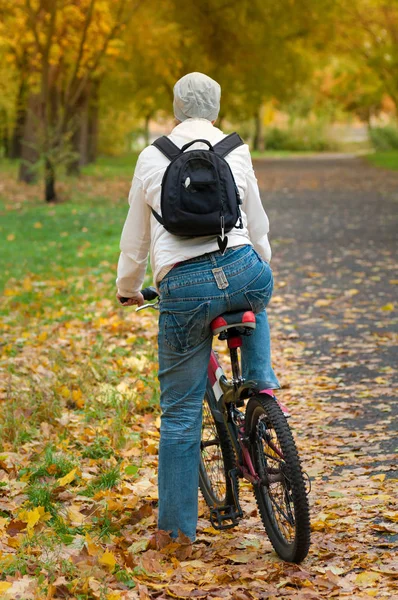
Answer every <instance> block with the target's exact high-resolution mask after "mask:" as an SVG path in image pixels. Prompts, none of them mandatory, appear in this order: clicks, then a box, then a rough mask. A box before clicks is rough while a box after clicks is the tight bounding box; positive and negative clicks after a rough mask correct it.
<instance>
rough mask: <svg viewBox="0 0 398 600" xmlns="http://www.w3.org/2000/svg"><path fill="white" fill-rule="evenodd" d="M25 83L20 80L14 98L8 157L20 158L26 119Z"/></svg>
mask: <svg viewBox="0 0 398 600" xmlns="http://www.w3.org/2000/svg"><path fill="white" fill-rule="evenodd" d="M26 91H27V90H26V83H25V82H24V81H21V83H20V85H19V89H18V96H17V99H16V119H15V126H14V131H13V132H12V137H11V140H10V150H9V158H21V156H22V141H23V136H24V128H25V121H26V112H27V111H26Z"/></svg>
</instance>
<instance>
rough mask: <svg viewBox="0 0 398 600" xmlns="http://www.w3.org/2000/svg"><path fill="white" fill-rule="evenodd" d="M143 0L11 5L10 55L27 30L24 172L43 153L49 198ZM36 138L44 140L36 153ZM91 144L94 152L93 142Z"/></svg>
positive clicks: (41, 0) (44, 0)
mask: <svg viewBox="0 0 398 600" xmlns="http://www.w3.org/2000/svg"><path fill="white" fill-rule="evenodd" d="M140 3H141V2H140V0H115V1H114V2H112V1H111V0H103V1H101V2H99V1H96V0H16V1H15V2H13V3H12V5H9V6H8V10H7V11H6V26H7V28H8V32H9V35H8V51H9V55H15V54H16V47H17V45H18V43H19V42H18V40H19V36H17V31H19V32H20V31H24V32H26V54H25V56H26V61H27V65H28V68H27V72H28V78H27V85H28V89H29V94H28V95H29V98H28V106H29V111H28V114H27V115H26V119H25V126H24V143H23V152H22V154H23V159H24V160H23V162H22V166H21V172H20V177H21V178H22V179H30V177H29V176H27V169H26V165H27V164H29V163H31V162H32V160H35V158H36V157H37V156H40V157H41V158H42V161H43V164H44V179H45V199H46V201H54V200H56V199H57V196H56V191H55V178H56V169H57V167H58V165H59V164H60V163H61V162H65V161H67V160H70V158H71V151H70V149H71V145H72V136H73V134H74V133H75V131H76V129H78V128H79V127H81V124H82V115H83V114H85V109H86V105H87V102H89V101H90V94H92V93H93V91H94V93H95V89H96V85H97V84H96V82H97V81H98V78H100V77H101V75H102V74H103V72H104V71H103V68H104V66H105V63H106V61H107V60H109V59H110V58H111V57H114V56H115V55H116V56H117V55H118V52H119V50H118V47H117V41H118V36H119V35H120V33H121V31H122V30H123V28H124V27H125V25H126V23H128V22H129V21H130V19H131V18H132V17H133V15H134V13H135V12H136V10H137V9H138V7H139V5H140ZM10 32H11V35H10ZM86 118H88V120H90V117H86ZM33 131H34V136H33V135H32V132H33ZM94 132H95V126H93V129H92V135H94V136H95V133H94ZM32 137H34V138H35V139H36V140H38V142H39V143H38V144H36V149H35V150H36V157H35V156H33V151H32V139H31V138H32ZM86 137H88V133H86ZM85 143H86V150H87V154H88V153H89V143H88V141H86V142H85ZM91 151H92V150H91Z"/></svg>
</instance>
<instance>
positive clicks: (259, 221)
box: [117, 73, 279, 541]
mask: <svg viewBox="0 0 398 600" xmlns="http://www.w3.org/2000/svg"><path fill="white" fill-rule="evenodd" d="M220 96H221V88H220V86H219V84H218V83H216V82H215V81H214V80H213V79H211V78H210V77H208V76H206V75H204V74H202V73H190V74H188V75H185V77H183V78H182V79H180V80H179V81H178V82H177V83H176V85H175V86H174V114H175V117H176V119H177V121H178V124H177V126H176V127H175V128H174V129H173V130H172V132H171V134H170V136H169V137H170V139H171V140H172V142H174V144H176V145H177V146H178V147H179V148H181V147H182V146H183V145H184V144H186V143H188V142H191V141H193V140H196V139H205V140H208V141H209V142H210V143H211V144H212V145H214V144H216V143H217V142H219V141H220V140H222V139H223V138H224V137H225V134H224V133H223V132H222V131H221V130H220V129H218V128H216V127H214V122H215V120H216V118H217V116H218V112H219V109H220ZM202 147H203V148H206V147H207V146H206V145H205V144H202V143H200V142H198V143H197V144H196V145H194V146H191V147H190V150H191V149H194V148H202ZM226 160H227V162H228V163H229V166H230V167H231V170H232V173H233V176H234V179H235V183H236V185H237V188H238V191H239V195H240V198H241V200H242V206H241V213H242V220H243V228H241V229H238V228H236V229H233V230H231V231H230V232H229V233H228V238H229V241H228V249H227V250H226V251H225V253H224V254H222V253H221V251H220V250H219V246H218V243H217V239H216V237H215V236H204V237H203V236H201V237H191V238H186V237H179V236H175V235H172V234H171V233H169V232H168V231H166V229H165V228H164V227H163V226H162V225H161V224H160V223H159V222H158V220H157V219H156V218H155V217H154V216H153V214H152V212H151V209H153V210H154V211H156V213H158V214H160V213H161V208H160V194H161V183H162V178H163V175H164V172H165V170H166V168H167V166H168V165H169V160H168V159H167V158H166V157H165V156H164V155H163V154H162V153H161V152H160V151H159V150H158V149H157V148H156V147H155V146H153V145H152V146H148V147H147V148H145V150H143V152H142V153H141V154H140V156H139V158H138V162H137V165H136V169H135V173H134V178H133V182H132V186H131V191H130V195H129V204H130V210H129V213H128V216H127V219H126V223H125V225H124V229H123V233H122V238H121V245H120V248H121V255H120V259H119V265H118V278H117V287H118V292H117V297H118V299H119V301H120V302H121V303H122V304H123V305H125V306H131V305H133V304H138V305H139V306H141V305H142V304H143V302H144V299H143V296H142V294H141V293H140V289H141V287H142V284H143V281H144V276H145V271H146V266H147V259H148V253H150V260H151V266H152V270H153V274H154V281H155V282H156V285H157V287H158V289H159V292H160V318H159V337H158V343H159V381H160V390H161V398H160V405H161V410H162V417H161V428H160V445H159V475H158V484H159V517H158V526H159V529H161V530H165V531H169V532H171V536H172V537H177V535H178V532H179V530H180V531H182V532H183V533H184V534H185V535H187V536H188V537H189V538H190V539H191V540H192V541H194V540H195V536H196V526H197V516H198V482H199V460H200V437H201V420H202V401H203V397H204V393H205V387H206V379H207V364H208V362H209V355H210V351H211V343H212V334H211V331H210V322H211V321H212V320H213V319H214V318H215V317H217V316H218V315H220V314H221V313H224V312H227V311H234V310H242V309H249V310H250V309H251V310H253V311H254V312H255V313H256V323H257V326H256V329H255V331H254V334H253V335H252V336H249V337H244V338H243V348H242V370H243V376H244V377H245V378H246V379H255V380H261V381H262V382H264V388H265V387H266V388H271V389H276V388H278V387H279V384H278V381H277V379H276V377H275V375H274V372H273V370H272V367H271V355H270V334H269V327H268V321H267V315H266V312H265V307H266V305H267V304H268V302H269V300H270V297H271V294H272V289H273V278H272V271H271V269H270V266H269V261H270V259H271V248H270V245H269V241H268V231H269V223H268V218H267V215H266V213H265V212H264V209H263V206H262V203H261V199H260V194H259V190H258V185H257V180H256V178H255V175H254V171H253V167H252V162H251V157H250V152H249V148H248V146H247V145H242V146H240V147H238V148H236V149H235V150H233V151H232V152H231V153H230V154H228V155H227V156H226ZM220 269H221V270H222V271H220ZM220 273H222V277H221V279H220ZM220 282H221V283H220ZM122 298H129V300H128V301H127V302H126V301H122V300H121V299H122Z"/></svg>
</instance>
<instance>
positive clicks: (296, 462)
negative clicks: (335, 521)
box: [245, 395, 310, 563]
mask: <svg viewBox="0 0 398 600" xmlns="http://www.w3.org/2000/svg"><path fill="white" fill-rule="evenodd" d="M245 428H246V436H247V437H248V438H249V440H250V453H251V458H252V461H253V465H254V468H255V470H256V472H257V474H258V475H259V477H260V479H261V483H259V484H256V485H254V486H253V487H254V493H255V497H256V501H257V506H258V509H259V512H260V515H261V519H262V522H263V524H264V527H265V529H266V532H267V534H268V537H269V539H270V541H271V543H272V545H273V547H274V549H275V551H276V552H277V554H278V555H279V556H280V557H281V558H282V559H283V560H285V561H287V562H294V563H300V562H301V561H302V560H304V558H305V557H306V556H307V554H308V550H309V547H310V515H309V506H308V498H307V491H306V486H305V481H304V477H303V472H302V469H301V465H300V459H299V456H298V453H297V448H296V445H295V443H294V440H293V436H292V433H291V431H290V428H289V425H288V423H287V420H286V417H285V416H284V414H283V412H282V410H281V409H280V407H279V405H278V404H277V402H276V401H275V399H274V398H272V397H271V396H267V395H259V396H255V397H253V398H250V400H249V402H248V404H247V408H246V418H245Z"/></svg>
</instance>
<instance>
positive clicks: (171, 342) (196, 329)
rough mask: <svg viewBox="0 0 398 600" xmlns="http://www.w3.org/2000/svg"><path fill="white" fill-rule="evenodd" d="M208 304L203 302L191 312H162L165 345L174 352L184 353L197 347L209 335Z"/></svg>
mask: <svg viewBox="0 0 398 600" xmlns="http://www.w3.org/2000/svg"><path fill="white" fill-rule="evenodd" d="M209 308H210V302H203V304H200V305H199V306H196V307H195V308H194V309H192V310H170V309H167V308H165V309H164V311H162V312H163V313H164V315H165V321H164V334H165V341H166V344H167V345H168V346H169V347H170V348H172V349H173V350H175V351H176V352H180V353H185V352H189V350H192V348H194V347H195V346H198V345H199V344H200V343H201V342H203V340H204V339H205V338H206V337H207V336H208V335H210V323H209Z"/></svg>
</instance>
